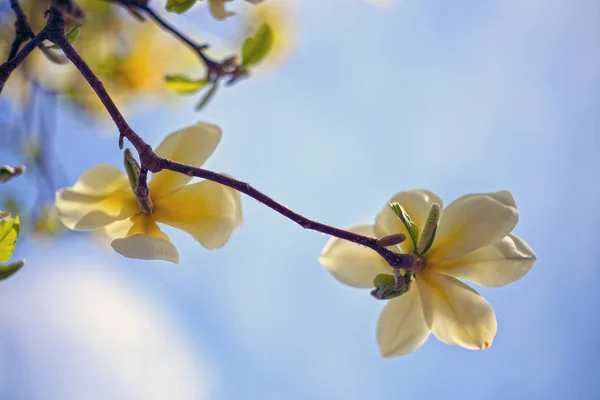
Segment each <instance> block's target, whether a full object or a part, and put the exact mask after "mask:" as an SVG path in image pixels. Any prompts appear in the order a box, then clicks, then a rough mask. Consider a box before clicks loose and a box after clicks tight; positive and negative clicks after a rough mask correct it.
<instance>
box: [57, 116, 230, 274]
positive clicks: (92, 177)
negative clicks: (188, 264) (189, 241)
mask: <svg viewBox="0 0 600 400" xmlns="http://www.w3.org/2000/svg"><path fill="white" fill-rule="evenodd" d="M220 139H221V129H220V128H219V127H217V126H215V125H211V124H208V123H204V122H200V123H198V124H196V125H194V126H191V127H188V128H185V129H182V130H180V131H177V132H175V133H173V134H171V135H169V136H167V137H166V138H165V140H164V141H163V142H162V143H161V144H160V145H159V146H158V148H157V149H156V154H157V155H159V156H160V157H163V158H167V159H171V160H174V161H178V162H181V163H184V164H187V165H191V166H194V167H200V166H202V164H203V163H204V162H205V161H206V160H207V159H208V157H209V156H210V155H211V154H212V153H213V151H214V150H215V148H216V147H217V144H218V143H219V140H220ZM191 179H192V177H190V176H188V175H185V174H180V173H176V172H173V171H167V170H163V171H160V172H158V173H157V174H154V175H153V176H152V178H151V179H150V181H149V182H148V188H149V189H150V198H151V200H152V212H151V213H149V214H148V213H144V212H142V211H141V208H140V206H139V205H138V201H137V198H136V196H135V194H134V193H133V190H132V189H131V187H130V182H129V180H128V177H127V175H126V174H125V173H124V172H122V171H121V170H119V169H117V168H115V167H113V166H111V165H99V166H96V167H93V168H91V169H89V170H87V171H85V172H84V173H83V175H82V176H81V177H80V178H79V180H78V181H77V182H76V183H75V185H74V186H73V187H70V188H65V189H62V190H59V191H58V192H57V193H56V208H57V211H58V214H59V218H60V220H61V222H62V223H63V224H64V225H65V226H66V227H67V228H69V229H72V230H80V231H88V230H95V229H103V230H104V232H105V233H106V234H107V235H108V236H109V237H110V238H111V239H112V243H111V246H112V247H113V249H115V250H116V251H117V252H118V253H120V254H122V255H124V256H125V257H129V258H140V259H146V260H154V259H160V260H167V261H171V262H173V263H177V262H178V261H179V254H178V252H177V249H176V248H175V246H174V245H173V244H172V243H171V240H170V239H169V237H168V236H167V235H166V234H165V233H164V232H163V231H162V230H161V229H160V227H159V226H158V224H157V223H158V222H160V223H163V224H167V225H170V226H172V227H175V228H178V229H181V230H183V231H185V232H188V233H189V234H190V235H192V236H193V237H194V239H196V240H197V241H198V242H199V243H200V244H201V245H202V246H204V247H205V248H207V249H217V248H219V247H222V246H223V245H224V244H225V243H226V242H227V241H228V240H229V237H230V236H231V234H232V233H233V231H234V230H235V229H237V228H238V227H239V226H240V225H241V223H242V214H241V204H240V194H239V192H238V191H236V190H234V189H231V188H229V187H226V186H223V185H220V184H218V183H215V182H212V181H201V182H198V183H194V184H191V185H187V183H189V181H190V180H191Z"/></svg>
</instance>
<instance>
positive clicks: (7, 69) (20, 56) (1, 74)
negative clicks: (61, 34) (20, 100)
mask: <svg viewBox="0 0 600 400" xmlns="http://www.w3.org/2000/svg"><path fill="white" fill-rule="evenodd" d="M47 38H48V31H47V30H46V28H44V29H43V30H42V31H41V32H40V33H38V34H37V35H35V37H34V38H33V39H31V40H30V41H29V42H27V43H26V44H25V46H23V48H22V49H21V51H19V52H18V53H17V54H15V56H14V57H12V58H11V59H10V60H8V61H6V62H5V63H4V64H2V65H0V92H1V91H2V89H3V88H4V84H5V83H6V81H7V80H8V78H9V77H10V74H12V72H13V71H14V70H15V69H16V68H17V67H18V66H19V64H21V63H22V62H23V60H25V58H26V57H27V56H28V55H29V53H31V52H32V51H33V49H35V48H36V47H37V46H38V45H39V44H40V43H42V42H43V41H44V40H46V39H47Z"/></svg>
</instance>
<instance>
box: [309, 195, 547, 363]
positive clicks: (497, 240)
mask: <svg viewBox="0 0 600 400" xmlns="http://www.w3.org/2000/svg"><path fill="white" fill-rule="evenodd" d="M391 202H397V203H399V205H400V206H401V207H402V208H403V209H404V211H405V212H406V214H407V215H408V216H409V218H410V220H412V223H414V226H415V228H414V230H412V232H409V230H408V229H407V227H406V224H405V223H404V222H403V221H402V220H401V219H400V218H398V216H397V215H396V213H395V212H394V211H393V209H392V207H390V206H389V205H386V206H385V207H384V208H383V210H382V211H381V212H380V213H379V214H378V215H377V217H376V219H375V224H374V225H355V226H352V227H350V228H349V229H348V230H349V231H351V232H355V233H358V234H361V235H365V236H370V237H377V238H382V237H385V236H389V235H391V234H396V233H403V234H404V235H406V237H407V238H408V239H407V240H405V241H404V242H402V243H400V244H398V245H396V246H394V247H393V248H392V250H394V251H396V252H401V253H407V254H412V255H413V259H414V260H415V264H413V265H414V266H415V267H416V269H415V271H414V275H410V274H406V275H404V278H406V280H407V287H408V289H407V292H406V293H404V294H402V295H401V296H398V297H394V298H393V299H391V300H389V301H388V303H387V304H386V305H385V307H384V308H383V311H382V313H381V315H380V318H379V323H378V326H377V340H378V343H379V349H380V352H381V354H382V356H384V357H395V356H400V355H404V354H408V353H410V352H412V351H414V350H415V349H417V348H418V347H420V346H421V345H422V344H423V343H424V342H425V341H426V339H427V338H428V336H429V334H430V333H431V332H433V334H434V335H435V336H436V337H437V338H438V339H439V340H441V341H442V342H444V343H446V344H450V345H458V346H462V347H465V348H468V349H486V348H488V347H489V346H490V345H491V344H492V340H493V339H494V336H495V334H496V317H495V315H494V312H493V310H492V308H491V307H490V305H489V304H488V303H487V302H486V301H485V300H484V299H483V297H481V296H480V295H479V294H478V293H477V292H475V291H474V290H473V289H471V288H470V287H469V286H467V285H465V284H464V283H462V282H461V281H459V279H466V280H469V281H471V282H473V283H476V284H478V285H480V286H484V287H498V286H503V285H507V284H509V283H512V282H514V281H516V280H518V279H520V278H521V277H523V276H524V275H525V274H526V273H527V272H528V271H529V270H530V269H531V267H532V266H533V264H534V262H535V259H536V257H535V253H534V252H533V250H532V249H531V248H530V247H529V246H528V245H527V244H526V243H525V242H524V241H523V240H521V239H520V238H518V237H517V236H515V235H513V234H511V233H510V232H511V231H512V229H513V228H514V226H515V225H516V224H517V221H518V213H517V209H516V205H515V202H514V199H513V197H512V195H511V194H510V193H509V192H507V191H501V192H496V193H488V194H474V195H467V196H464V197H461V198H459V199H457V200H456V201H454V202H453V203H452V204H450V205H449V206H448V208H446V209H445V210H444V211H443V212H442V213H441V219H440V220H439V224H436V223H437V219H435V220H434V224H433V225H432V224H429V223H428V222H429V221H430V220H431V218H430V215H432V213H431V211H432V210H436V209H437V210H438V211H439V210H440V209H441V206H442V200H441V199H440V198H439V197H438V196H437V195H436V194H434V193H432V192H430V191H427V190H413V191H408V192H400V193H398V194H397V195H396V196H394V197H393V198H392V199H391ZM434 204H437V205H439V207H438V206H437V205H434ZM439 215H440V214H439V212H438V217H439ZM426 226H428V227H426ZM419 228H420V229H419ZM431 228H433V230H432V229H431ZM421 234H422V236H428V237H425V238H424V237H421V236H420V235H421ZM413 237H414V239H415V240H411V239H412V238H413ZM430 238H431V240H433V242H432V243H431V241H430ZM423 240H424V241H427V242H430V243H431V244H430V247H429V249H427V248H426V247H425V248H424V247H423V245H422V242H423ZM417 243H418V245H417ZM320 262H321V263H322V264H323V265H324V266H325V267H326V268H327V269H328V270H329V271H330V272H331V273H332V274H333V275H334V276H335V277H336V278H337V279H338V280H340V281H341V282H343V283H345V284H348V285H350V286H354V287H359V288H368V287H373V281H374V278H375V277H380V276H382V275H380V274H389V273H390V272H392V268H391V267H390V266H389V264H388V263H387V262H386V261H385V260H384V259H383V258H382V257H381V256H380V255H378V254H377V253H375V252H374V251H372V250H371V249H368V248H366V247H362V246H359V245H357V244H355V243H352V242H348V241H345V240H341V239H337V238H333V239H331V240H330V241H329V242H328V243H327V245H326V246H325V248H324V249H323V252H322V254H321V257H320ZM401 272H402V271H401ZM384 276H385V275H384ZM378 279H379V278H378ZM378 279H376V281H377V280H378ZM412 281H414V282H412ZM411 283H413V284H412V285H411ZM374 292H376V291H374ZM388 293H393V291H390V292H388Z"/></svg>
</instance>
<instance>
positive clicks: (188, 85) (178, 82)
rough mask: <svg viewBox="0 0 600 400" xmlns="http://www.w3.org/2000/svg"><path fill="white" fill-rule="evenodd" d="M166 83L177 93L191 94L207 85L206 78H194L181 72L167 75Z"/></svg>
mask: <svg viewBox="0 0 600 400" xmlns="http://www.w3.org/2000/svg"><path fill="white" fill-rule="evenodd" d="M165 84H166V85H167V87H168V88H169V89H171V90H172V91H174V92H176V93H181V94H190V93H196V92H197V91H198V90H200V89H202V88H203V87H204V86H205V85H206V78H202V79H196V80H194V79H190V78H188V77H187V76H185V75H181V74H176V75H166V76H165Z"/></svg>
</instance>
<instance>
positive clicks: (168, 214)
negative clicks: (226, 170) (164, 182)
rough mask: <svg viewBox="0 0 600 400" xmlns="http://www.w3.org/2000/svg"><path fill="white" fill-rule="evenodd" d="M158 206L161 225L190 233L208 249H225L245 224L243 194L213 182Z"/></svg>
mask: <svg viewBox="0 0 600 400" xmlns="http://www.w3.org/2000/svg"><path fill="white" fill-rule="evenodd" d="M154 206H155V210H154V213H153V216H154V218H156V220H157V221H158V222H161V223H164V224H167V225H171V226H173V227H175V228H178V229H181V230H183V231H186V232H188V233H189V234H190V235H192V236H193V237H194V239H196V240H197V241H198V242H199V243H200V244H201V245H202V246H204V247H205V248H207V249H218V248H220V247H223V246H224V245H225V243H227V241H228V240H229V238H230V237H231V235H232V234H233V232H234V231H235V230H236V229H237V228H238V227H239V226H240V225H241V224H242V207H241V199H240V192H238V191H237V190H234V189H232V188H229V187H227V186H224V185H221V184H219V183H216V182H212V181H202V182H199V183H195V184H193V185H187V186H184V187H181V188H179V189H177V190H175V191H173V192H171V193H170V194H169V195H168V196H167V197H164V198H162V199H161V200H159V201H157V202H155V203H154Z"/></svg>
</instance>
